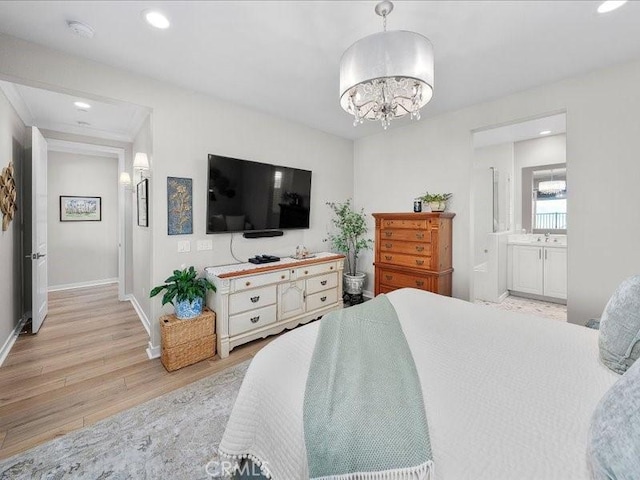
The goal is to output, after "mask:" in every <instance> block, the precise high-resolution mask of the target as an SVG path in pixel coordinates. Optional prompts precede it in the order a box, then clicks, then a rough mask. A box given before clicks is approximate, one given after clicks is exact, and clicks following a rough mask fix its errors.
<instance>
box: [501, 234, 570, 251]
mask: <svg viewBox="0 0 640 480" xmlns="http://www.w3.org/2000/svg"><path fill="white" fill-rule="evenodd" d="M507 244H508V245H524V246H543V247H556V248H567V236H566V235H549V236H548V237H546V236H545V235H543V234H540V233H528V234H515V235H509V237H508V239H507Z"/></svg>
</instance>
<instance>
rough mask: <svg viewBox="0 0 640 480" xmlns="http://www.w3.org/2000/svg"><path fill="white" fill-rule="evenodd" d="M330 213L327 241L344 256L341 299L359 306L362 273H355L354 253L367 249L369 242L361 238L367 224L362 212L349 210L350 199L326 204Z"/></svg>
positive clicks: (356, 263)
mask: <svg viewBox="0 0 640 480" xmlns="http://www.w3.org/2000/svg"><path fill="white" fill-rule="evenodd" d="M327 205H328V206H329V207H330V208H331V210H333V213H334V218H333V219H332V220H331V223H332V224H333V226H334V228H335V230H334V231H333V232H330V233H329V237H328V238H327V240H328V241H330V242H331V246H332V247H333V248H334V249H335V250H337V251H338V252H340V253H344V254H345V256H346V260H347V268H346V271H345V272H344V274H343V277H344V300H345V301H349V303H350V304H356V303H362V301H363V298H362V292H363V290H364V282H365V280H366V278H367V275H366V273H362V272H358V254H359V253H360V251H361V250H366V249H369V248H371V245H372V243H373V242H372V241H371V240H370V239H368V238H364V236H365V235H366V234H367V221H366V217H365V214H364V210H363V209H361V210H360V211H359V212H357V211H355V210H353V208H352V207H351V200H347V201H345V202H342V203H333V202H327Z"/></svg>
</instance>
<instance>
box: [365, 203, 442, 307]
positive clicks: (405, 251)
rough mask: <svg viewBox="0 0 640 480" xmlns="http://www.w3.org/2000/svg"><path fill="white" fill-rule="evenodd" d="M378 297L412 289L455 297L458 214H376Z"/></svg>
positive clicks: (376, 288) (376, 278) (376, 291)
mask: <svg viewBox="0 0 640 480" xmlns="http://www.w3.org/2000/svg"><path fill="white" fill-rule="evenodd" d="M373 217H374V218H375V219H376V240H375V263H374V265H375V276H376V277H375V294H376V295H378V294H380V293H388V292H391V291H393V290H396V289H398V288H403V287H412V288H419V289H421V290H427V291H429V292H434V293H439V294H441V295H447V296H451V276H452V274H453V268H452V260H451V256H452V255H451V254H452V252H451V250H452V247H451V233H452V223H453V217H455V213H450V212H442V213H431V212H428V213H412V212H410V213H374V214H373Z"/></svg>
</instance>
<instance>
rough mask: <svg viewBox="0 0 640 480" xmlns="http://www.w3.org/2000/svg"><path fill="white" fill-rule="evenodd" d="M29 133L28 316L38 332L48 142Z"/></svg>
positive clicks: (43, 300)
mask: <svg viewBox="0 0 640 480" xmlns="http://www.w3.org/2000/svg"><path fill="white" fill-rule="evenodd" d="M31 130H32V134H31V142H32V144H31V146H32V157H31V162H32V175H31V228H32V230H31V275H32V276H31V289H32V290H31V292H32V295H31V315H32V332H33V333H37V332H38V330H39V329H40V327H41V326H42V322H44V318H45V317H46V316H47V311H48V307H49V304H48V302H47V290H48V288H47V285H48V284H47V142H46V140H45V139H44V137H43V136H42V134H41V133H40V131H39V130H38V129H37V128H36V127H33V128H32V129H31Z"/></svg>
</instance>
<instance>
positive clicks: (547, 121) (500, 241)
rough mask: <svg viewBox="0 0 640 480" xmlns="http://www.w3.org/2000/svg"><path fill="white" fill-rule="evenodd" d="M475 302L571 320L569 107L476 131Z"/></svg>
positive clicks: (473, 253) (473, 295) (474, 160)
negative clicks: (567, 119) (567, 153)
mask: <svg viewBox="0 0 640 480" xmlns="http://www.w3.org/2000/svg"><path fill="white" fill-rule="evenodd" d="M473 147H474V155H473V177H472V178H473V181H472V193H471V198H472V208H471V211H472V219H473V220H472V224H473V234H472V244H473V251H472V258H473V277H472V284H473V285H472V289H471V292H472V301H474V302H477V303H484V304H487V305H491V306H494V307H496V308H502V309H505V310H511V311H519V312H522V313H528V314H533V315H537V316H543V317H549V318H553V319H555V320H562V321H566V303H567V249H568V241H567V239H568V236H567V232H568V230H567V225H568V224H569V223H570V219H568V218H567V202H568V201H569V198H568V194H567V191H568V190H567V185H568V175H567V158H566V114H565V113H558V114H553V115H548V116H544V117H538V118H535V119H531V120H526V121H520V122H515V123H511V124H508V125H501V126H498V127H492V128H486V129H481V130H477V131H474V132H473Z"/></svg>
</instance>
